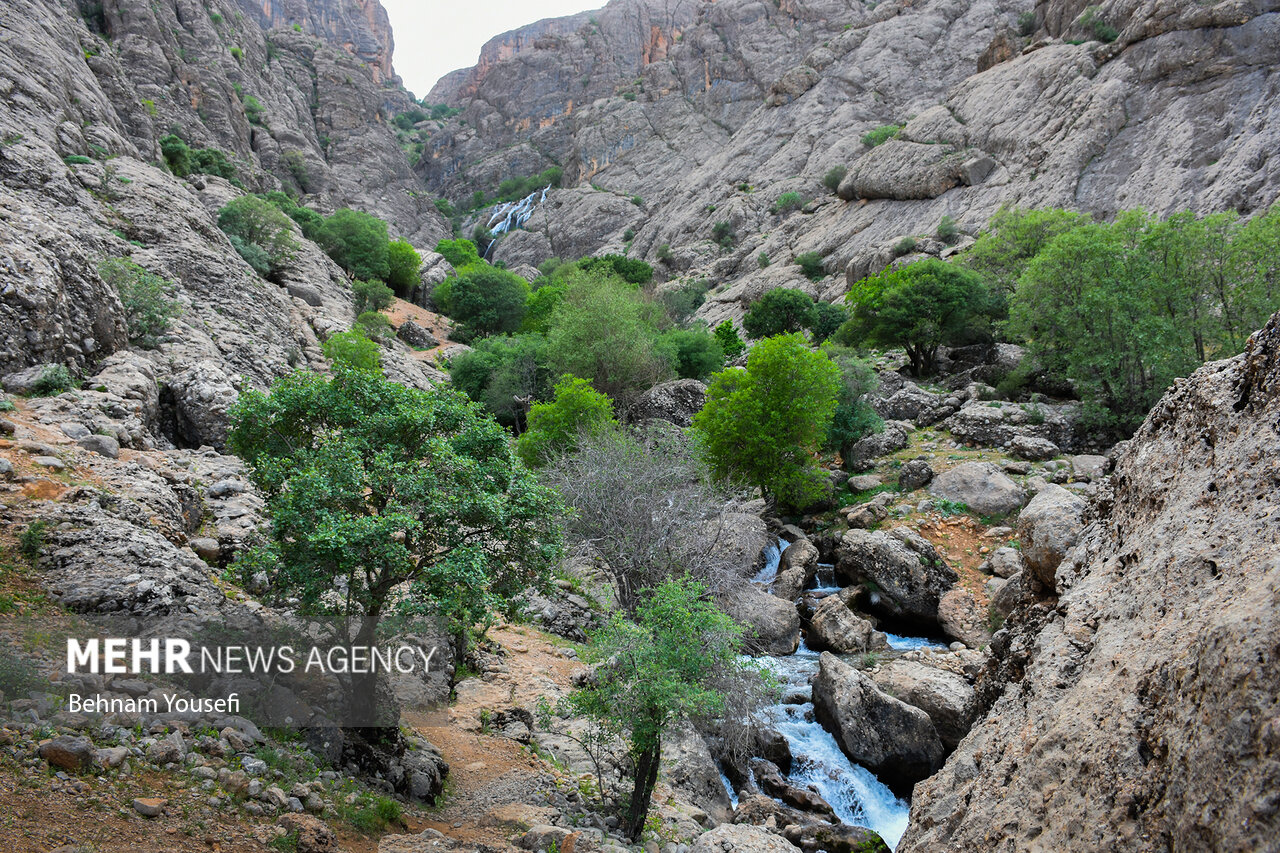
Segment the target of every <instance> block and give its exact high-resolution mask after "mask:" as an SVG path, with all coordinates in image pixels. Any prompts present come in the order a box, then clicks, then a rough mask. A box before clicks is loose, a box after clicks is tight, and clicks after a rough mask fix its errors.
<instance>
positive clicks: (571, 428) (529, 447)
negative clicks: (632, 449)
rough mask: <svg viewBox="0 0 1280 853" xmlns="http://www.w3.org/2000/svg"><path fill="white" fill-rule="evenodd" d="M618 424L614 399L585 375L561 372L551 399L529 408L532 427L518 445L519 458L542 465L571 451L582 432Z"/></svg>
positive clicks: (529, 463)
mask: <svg viewBox="0 0 1280 853" xmlns="http://www.w3.org/2000/svg"><path fill="white" fill-rule="evenodd" d="M617 425H618V422H617V421H616V420H614V418H613V401H611V400H610V399H609V398H608V397H606V396H605V395H604V394H601V393H600V392H599V391H596V390H595V389H594V388H592V387H591V383H590V382H588V381H586V380H585V379H578V378H577V377H575V376H569V375H565V376H562V377H561V378H560V381H559V382H557V383H556V387H555V389H554V391H553V397H552V400H551V402H549V403H535V404H534V405H533V407H532V408H531V409H530V410H529V428H528V429H527V430H525V432H524V434H523V435H521V436H520V441H519V445H518V449H519V452H520V458H521V459H523V460H524V463H525V464H526V465H528V466H530V467H536V466H539V465H543V464H545V463H546V462H547V461H548V460H549V459H550V458H551V457H552V456H555V455H558V454H561V453H567V452H571V451H572V450H573V449H574V448H575V447H576V446H577V443H578V438H579V436H581V435H584V434H585V435H591V434H593V433H596V432H599V431H600V430H604V429H609V428H610V427H616V426H617Z"/></svg>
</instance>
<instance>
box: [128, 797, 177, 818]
mask: <svg viewBox="0 0 1280 853" xmlns="http://www.w3.org/2000/svg"><path fill="white" fill-rule="evenodd" d="M168 802H169V801H168V800H164V799H161V798H159V797H140V798H138V799H136V800H134V801H133V810H134V811H136V812H137V813H138V814H140V815H142V816H143V817H159V816H160V815H162V814H164V807H165V805H167V804H168Z"/></svg>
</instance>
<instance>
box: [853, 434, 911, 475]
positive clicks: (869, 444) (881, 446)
mask: <svg viewBox="0 0 1280 853" xmlns="http://www.w3.org/2000/svg"><path fill="white" fill-rule="evenodd" d="M906 446H907V433H906V430H904V429H903V428H902V427H900V426H898V425H896V424H893V423H886V424H885V426H884V432H878V433H872V434H871V435H869V436H867V437H866V438H863V439H860V440H859V441H858V442H857V443H856V444H854V445H853V447H851V448H850V449H849V457H848V458H847V459H845V461H844V463H845V467H846V468H847V469H849V470H850V471H866V470H868V469H870V468H871V467H872V466H873V464H874V461H875V459H876V458H877V457H879V456H887V455H888V454H890V453H893V452H895V451H898V450H901V449H902V448H904V447H906ZM877 485H878V483H877Z"/></svg>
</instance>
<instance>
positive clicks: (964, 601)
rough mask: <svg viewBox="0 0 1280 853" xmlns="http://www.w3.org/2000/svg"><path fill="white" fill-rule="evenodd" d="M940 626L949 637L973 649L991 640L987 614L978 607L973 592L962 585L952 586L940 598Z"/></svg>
mask: <svg viewBox="0 0 1280 853" xmlns="http://www.w3.org/2000/svg"><path fill="white" fill-rule="evenodd" d="M938 626H939V627H940V628H942V632H943V633H944V634H946V635H947V636H948V637H950V638H951V639H953V640H959V641H960V642H962V643H964V644H965V645H966V646H968V647H969V648H971V649H980V648H982V647H983V646H985V645H986V644H987V643H989V642H991V632H990V631H989V630H987V617H986V614H984V613H983V612H982V610H981V608H979V607H978V602H977V601H975V600H974V597H973V594H972V593H970V592H969V590H967V589H965V588H964V587H962V586H955V587H952V588H951V589H949V590H947V592H946V593H945V594H944V595H943V596H942V598H940V599H938Z"/></svg>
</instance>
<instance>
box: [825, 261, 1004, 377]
mask: <svg viewBox="0 0 1280 853" xmlns="http://www.w3.org/2000/svg"><path fill="white" fill-rule="evenodd" d="M846 298H847V299H848V301H849V302H850V304H852V306H853V316H852V317H851V318H850V326H851V329H850V332H851V334H853V335H856V336H858V337H860V338H861V340H863V341H865V342H867V343H871V344H879V345H882V346H900V347H903V348H904V349H905V350H906V351H907V356H908V358H910V359H911V370H912V372H913V373H914V374H915V375H916V376H923V375H925V374H927V373H930V372H932V370H933V367H934V359H935V358H936V356H937V352H938V347H940V346H942V345H943V344H959V343H966V342H969V341H972V340H976V339H978V338H979V337H980V336H981V335H982V334H983V332H984V331H985V329H986V327H987V325H988V324H989V321H990V319H991V317H992V316H993V315H994V314H996V312H997V311H998V303H997V302H996V300H993V299H992V298H991V295H990V293H989V292H988V291H987V287H986V285H985V284H983V281H982V278H981V277H980V276H978V275H977V274H976V273H974V272H972V271H971V270H968V269H965V268H964V267H961V266H957V265H955V264H948V263H945V262H944V261H939V260H936V259H934V258H929V259H926V260H921V261H917V262H916V263H914V264H908V265H907V266H905V267H901V268H899V269H890V270H885V271H884V272H882V273H880V274H878V275H874V276H870V277H868V278H865V279H863V280H862V281H860V282H858V284H856V285H855V286H854V288H853V290H851V291H850V292H849V295H848V297H846Z"/></svg>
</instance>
